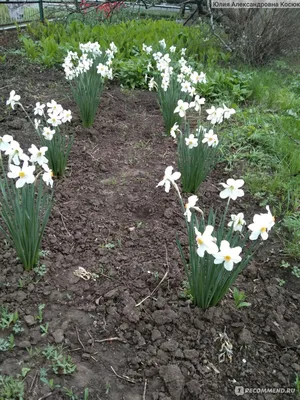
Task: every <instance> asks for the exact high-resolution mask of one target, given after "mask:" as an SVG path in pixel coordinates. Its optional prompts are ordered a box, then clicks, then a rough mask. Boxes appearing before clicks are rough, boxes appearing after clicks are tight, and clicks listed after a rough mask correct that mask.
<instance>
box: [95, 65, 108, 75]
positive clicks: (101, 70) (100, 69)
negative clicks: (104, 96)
mask: <svg viewBox="0 0 300 400" xmlns="http://www.w3.org/2000/svg"><path fill="white" fill-rule="evenodd" d="M107 72H108V66H107V65H105V64H102V63H100V64H99V65H97V73H98V74H100V75H101V76H102V77H103V78H106V76H107Z"/></svg>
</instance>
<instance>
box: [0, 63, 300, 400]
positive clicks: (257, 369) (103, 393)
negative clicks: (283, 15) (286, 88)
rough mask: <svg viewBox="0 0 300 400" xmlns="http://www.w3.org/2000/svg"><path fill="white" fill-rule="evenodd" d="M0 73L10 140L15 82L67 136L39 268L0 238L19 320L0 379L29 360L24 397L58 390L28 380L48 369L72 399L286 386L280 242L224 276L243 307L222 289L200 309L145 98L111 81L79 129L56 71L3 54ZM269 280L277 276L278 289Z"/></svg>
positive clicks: (291, 306)
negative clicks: (63, 366)
mask: <svg viewBox="0 0 300 400" xmlns="http://www.w3.org/2000/svg"><path fill="white" fill-rule="evenodd" d="M0 71H1V81H0V86H1V88H2V89H1V93H2V100H1V101H2V106H1V114H0V124H1V134H2V135H3V134H5V133H7V134H10V135H13V136H14V138H15V139H16V140H18V141H19V142H20V143H21V145H22V146H23V147H24V148H26V147H29V146H30V144H31V143H32V142H33V143H34V142H35V140H36V138H35V136H34V133H33V132H32V130H31V129H30V126H29V124H28V122H27V121H26V120H25V119H24V117H23V114H22V112H21V111H20V110H19V109H17V110H16V111H10V110H8V109H5V107H4V102H3V100H4V99H6V98H8V96H9V92H10V91H11V90H13V89H14V90H16V92H17V93H18V94H20V95H21V99H22V102H23V104H24V105H26V106H28V107H29V106H30V107H29V108H28V109H30V110H31V109H32V108H33V106H34V105H35V103H36V102H37V101H41V102H46V101H50V100H51V99H52V98H53V99H55V100H56V101H57V102H59V103H61V104H62V105H63V107H64V108H66V109H68V108H70V109H71V110H72V112H73V115H74V117H73V120H72V123H71V129H72V130H73V131H74V132H75V135H76V136H75V142H74V146H73V149H72V152H71V155H70V159H69V165H68V170H67V174H66V177H65V178H64V179H62V180H60V181H56V182H55V205H54V208H53V212H52V214H51V217H50V222H49V224H48V226H47V228H46V233H45V237H44V242H43V250H44V251H47V255H46V256H45V258H44V259H43V260H42V262H43V264H45V266H46V268H47V271H46V274H45V275H44V276H43V277H40V278H39V276H38V275H36V274H34V273H33V272H32V273H23V269H22V266H21V265H20V264H19V263H18V261H17V260H16V254H15V252H14V250H13V249H11V248H10V247H8V246H7V245H6V243H5V241H4V240H3V239H1V242H0V246H1V252H0V262H1V267H2V271H1V276H0V282H1V294H0V304H1V305H6V306H7V307H8V309H9V311H10V312H14V311H18V313H19V318H20V320H21V322H22V326H23V328H24V331H23V332H21V333H19V334H18V335H15V347H14V348H13V349H12V350H11V351H6V352H0V370H1V374H2V375H5V374H8V375H11V376H16V374H18V373H20V372H21V369H22V368H24V367H28V368H30V371H29V373H28V374H27V376H26V379H25V388H26V396H25V398H26V399H39V398H46V397H43V396H46V395H48V394H49V393H51V394H49V397H47V398H49V399H62V398H67V397H64V396H65V395H63V394H62V391H61V390H60V389H58V388H57V389H55V388H54V389H51V388H49V387H47V385H45V384H44V383H42V382H41V381H40V379H39V375H40V374H39V372H40V368H41V367H46V365H48V366H49V373H48V378H49V379H50V377H53V379H54V381H55V382H56V383H58V384H60V385H61V386H64V387H67V388H68V389H71V388H72V389H73V391H74V393H77V394H78V395H79V394H80V396H81V397H80V398H83V397H82V393H83V391H84V389H85V388H89V397H88V398H89V399H112V400H121V399H124V400H139V399H140V400H143V399H147V400H148V399H149V400H150V399H151V400H152V399H153V400H156V399H157V400H158V399H159V400H167V399H172V400H180V399H184V400H193V399H205V400H218V399H220V400H221V399H228V400H231V399H234V398H235V387H236V386H244V387H246V388H261V389H263V388H267V387H270V388H273V390H275V388H279V389H280V388H283V389H285V390H286V389H287V388H293V389H294V388H295V385H294V381H295V374H296V373H298V374H299V373H300V363H299V355H300V349H299V332H300V329H299V325H300V318H299V316H300V313H299V303H300V294H299V286H298V287H297V278H296V277H293V276H290V275H289V277H288V279H287V278H286V276H285V274H284V271H283V270H282V269H280V268H279V266H280V263H281V260H282V256H281V246H282V243H281V238H280V236H276V235H272V236H273V239H272V241H271V242H267V243H266V244H265V247H264V248H262V249H261V250H260V251H259V252H258V254H257V256H256V257H255V259H254V261H253V262H252V263H251V265H250V266H249V267H248V268H247V269H246V271H245V272H244V273H243V274H242V275H241V276H240V278H239V279H238V281H237V282H236V285H235V286H236V287H238V288H239V290H244V291H245V292H246V294H247V301H249V302H250V303H251V306H250V307H249V308H242V309H236V307H235V305H234V301H233V299H232V296H231V295H230V294H229V295H227V296H226V298H225V299H224V301H222V303H221V304H220V305H219V306H218V307H213V308H211V309H208V310H206V311H203V310H200V309H197V308H194V307H193V306H192V305H191V303H190V301H189V300H188V298H185V297H184V296H183V295H182V294H183V291H184V290H183V289H184V287H183V281H184V279H185V274H184V269H183V265H182V262H181V260H180V256H179V252H178V250H177V247H176V233H177V232H178V233H179V236H180V238H182V241H183V243H185V244H186V243H187V240H186V238H185V226H184V219H183V217H182V215H181V212H180V207H179V204H178V200H177V198H176V193H175V192H174V191H173V190H171V192H170V193H169V194H166V193H165V192H164V191H163V189H162V188H156V185H157V183H158V182H159V181H160V180H161V179H162V177H163V173H164V170H165V168H166V167H167V166H168V165H174V167H175V164H174V162H175V161H176V146H175V145H174V143H173V141H172V139H170V138H167V137H164V136H163V134H162V132H163V130H164V129H163V121H162V117H161V114H160V110H159V108H158V105H157V102H156V99H155V94H154V93H149V92H146V91H130V92H129V91H122V90H121V89H120V88H119V87H118V86H117V85H112V86H110V87H108V88H107V89H106V90H105V91H104V95H103V99H102V102H101V106H100V109H99V112H98V115H97V117H96V121H95V124H94V126H93V128H91V129H83V128H82V127H81V125H80V120H79V117H78V114H77V113H76V108H75V104H74V103H73V101H72V100H71V96H70V92H69V90H68V85H67V83H66V81H65V79H64V77H63V74H62V72H60V71H58V70H55V69H52V70H46V69H42V68H41V67H39V66H38V65H32V64H28V63H26V62H25V60H24V59H21V58H18V57H16V56H9V57H7V61H6V62H5V64H3V65H0ZM225 167H226V165H224V164H219V165H218V167H217V168H216V169H215V170H214V171H213V172H212V174H211V176H210V178H209V179H208V180H207V181H206V182H205V183H204V184H203V185H202V186H201V188H200V193H199V198H200V200H199V203H200V206H201V208H203V210H204V211H205V212H207V211H208V210H209V208H210V207H211V206H212V205H213V206H214V207H215V208H218V207H219V206H221V204H223V201H222V200H221V199H220V198H219V191H220V186H219V183H220V182H224V181H225V180H226V179H227V178H230V177H235V178H239V171H234V170H233V171H229V172H228V171H227V172H226V170H225ZM175 168H176V167H175ZM235 208H236V209H235V210H234V211H235V212H244V213H245V216H246V219H247V218H248V220H249V218H250V216H251V215H253V213H254V212H257V211H258V210H260V209H261V208H260V207H258V205H257V204H256V203H255V201H254V200H253V199H252V198H251V197H250V196H248V195H246V196H245V197H244V198H243V199H241V200H237V201H236V202H235ZM78 267H84V268H85V269H86V270H87V271H88V272H91V273H94V274H96V275H97V276H94V278H95V280H93V279H89V280H84V279H82V278H80V277H78V276H76V275H74V271H75V270H77V269H78ZM166 273H167V275H166ZM164 276H165V279H164V280H163V282H162V283H161V284H160V285H159V283H160V281H161V280H162V279H163V277H164ZM277 278H280V279H286V280H287V282H286V284H285V286H284V287H281V286H279V284H278V280H277ZM157 286H159V287H158V288H157V290H156V291H155V293H154V294H153V295H151V293H152V291H153V290H154V289H155V288H156V287H157ZM150 295H151V296H150ZM147 296H150V297H149V298H148V299H146V300H145V301H144V302H143V303H142V304H140V305H138V303H140V302H141V301H142V300H143V299H145V298H146V297H147ZM41 304H44V305H45V308H44V310H43V325H45V324H46V323H48V324H49V325H48V334H46V335H44V336H42V335H41V329H40V323H39V321H38V319H37V318H36V316H37V315H38V307H39V305H41ZM8 333H9V332H8V331H2V332H0V334H1V337H5V336H7V335H8ZM224 333H225V334H226V335H227V336H228V340H227V345H226V343H225V340H224ZM222 337H223V339H222ZM101 341H102V342H101ZM49 344H51V345H55V346H63V348H64V353H65V354H69V355H70V356H71V357H72V359H73V361H74V363H75V364H76V367H77V369H76V371H75V372H73V373H71V374H68V375H62V374H60V375H54V374H53V373H52V372H51V370H50V365H51V364H50V363H49V362H47V364H45V358H44V357H43V356H42V354H41V351H42V350H43V349H44V348H45V346H47V345H49ZM222 345H223V346H222ZM226 346H227V348H228V350H230V346H232V361H231V362H230V358H229V357H228V356H227V355H226V354H225V355H224V357H223V358H224V361H223V362H220V361H222V360H221V359H222V357H221V355H222V352H223V351H224V349H225V348H226ZM29 348H31V349H32V351H28V350H27V349H29ZM37 349H41V351H40V352H39V351H37ZM228 355H230V352H228ZM117 375H118V376H117ZM294 397H295V394H294V395H293V394H284V393H278V394H274V393H273V394H272V393H269V394H257V393H254V394H250V395H249V394H245V395H244V396H243V397H242V398H243V399H259V400H263V399H266V400H271V399H278V400H279V399H280V400H281V399H291V398H294Z"/></svg>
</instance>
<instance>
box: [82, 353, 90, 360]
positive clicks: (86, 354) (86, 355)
mask: <svg viewBox="0 0 300 400" xmlns="http://www.w3.org/2000/svg"><path fill="white" fill-rule="evenodd" d="M81 358H82V359H83V360H89V359H90V358H91V355H90V354H89V353H82V355H81Z"/></svg>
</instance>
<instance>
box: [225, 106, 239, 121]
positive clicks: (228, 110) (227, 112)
mask: <svg viewBox="0 0 300 400" xmlns="http://www.w3.org/2000/svg"><path fill="white" fill-rule="evenodd" d="M235 113H236V111H235V109H234V108H227V107H226V106H225V104H223V117H224V118H225V119H228V118H230V117H231V115H233V114H235Z"/></svg>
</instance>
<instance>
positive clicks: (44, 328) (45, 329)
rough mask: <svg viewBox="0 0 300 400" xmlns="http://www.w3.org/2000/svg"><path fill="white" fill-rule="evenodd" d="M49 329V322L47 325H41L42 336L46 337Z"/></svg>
mask: <svg viewBox="0 0 300 400" xmlns="http://www.w3.org/2000/svg"><path fill="white" fill-rule="evenodd" d="M48 329H49V323H48V322H47V323H46V324H45V325H40V331H41V335H42V336H46V335H47V333H48Z"/></svg>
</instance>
